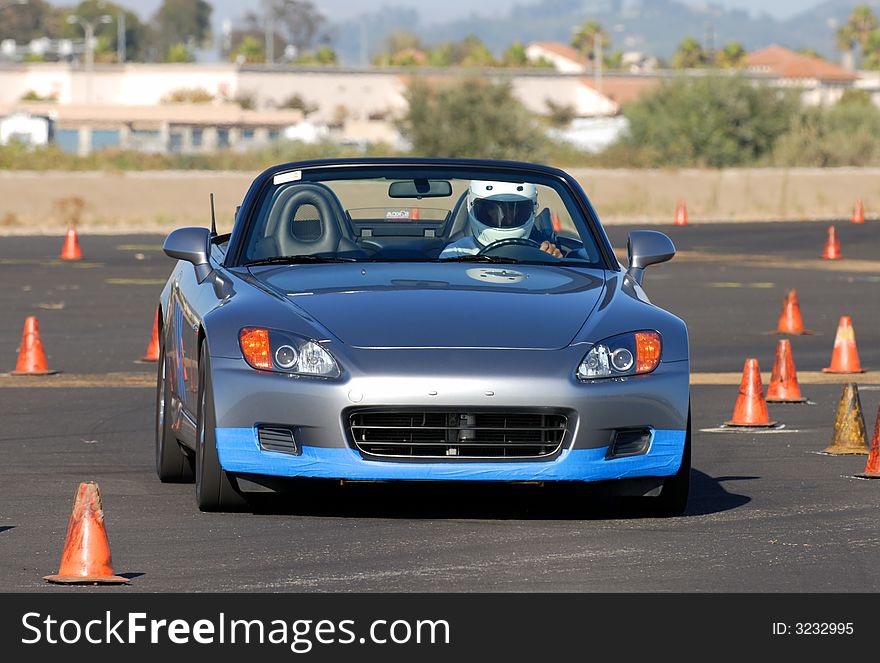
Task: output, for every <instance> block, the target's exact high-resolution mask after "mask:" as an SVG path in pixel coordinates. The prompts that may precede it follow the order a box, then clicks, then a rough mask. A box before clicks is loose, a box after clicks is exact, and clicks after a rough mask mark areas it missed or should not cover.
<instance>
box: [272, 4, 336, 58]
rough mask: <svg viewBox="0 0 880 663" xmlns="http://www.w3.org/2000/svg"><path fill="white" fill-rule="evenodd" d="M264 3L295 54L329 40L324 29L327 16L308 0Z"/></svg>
mask: <svg viewBox="0 0 880 663" xmlns="http://www.w3.org/2000/svg"><path fill="white" fill-rule="evenodd" d="M264 5H265V6H266V12H267V13H268V14H270V15H271V16H272V17H273V18H274V19H275V21H277V23H278V26H279V28H280V29H281V30H282V31H283V32H284V35H285V37H286V39H287V43H288V44H290V45H291V46H293V47H294V48H295V49H296V52H297V54H303V53H306V52H307V51H310V50H312V49H313V48H314V47H315V45H316V44H317V43H318V42H322V41H323V42H326V41H329V37H328V35H327V34H326V32H325V31H324V28H325V26H326V24H327V18H326V17H325V16H324V14H322V13H321V11H320V10H319V9H318V8H317V7H315V3H313V2H311V1H310V0H265V2H264Z"/></svg>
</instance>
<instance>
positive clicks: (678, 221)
mask: <svg viewBox="0 0 880 663" xmlns="http://www.w3.org/2000/svg"><path fill="white" fill-rule="evenodd" d="M687 224H688V210H687V205H685V204H684V198H682V199H681V200H679V201H678V207H676V208H675V225H677V226H686V225H687Z"/></svg>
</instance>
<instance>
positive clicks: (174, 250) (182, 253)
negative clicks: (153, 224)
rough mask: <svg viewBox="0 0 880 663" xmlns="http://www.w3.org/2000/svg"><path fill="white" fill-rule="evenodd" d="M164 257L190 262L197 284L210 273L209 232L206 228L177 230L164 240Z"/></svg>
mask: <svg viewBox="0 0 880 663" xmlns="http://www.w3.org/2000/svg"><path fill="white" fill-rule="evenodd" d="M162 250H163V251H165V255H167V256H169V257H170V258H177V259H178V260H185V261H186V262H191V263H192V265H193V267H194V268H195V270H196V278H197V279H198V281H199V283H201V282H202V281H204V280H205V279H206V278H207V277H208V274H210V273H211V266H210V265H209V264H208V255H209V253H210V251H211V231H210V230H208V229H207V228H178V229H177V230H175V231H173V232H172V233H171V234H170V235H168V237H166V238H165V244H164V245H163V246H162Z"/></svg>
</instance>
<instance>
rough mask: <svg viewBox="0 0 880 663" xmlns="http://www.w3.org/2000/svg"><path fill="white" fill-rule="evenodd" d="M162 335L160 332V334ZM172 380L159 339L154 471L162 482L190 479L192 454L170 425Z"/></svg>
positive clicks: (163, 342) (181, 481) (163, 343)
mask: <svg viewBox="0 0 880 663" xmlns="http://www.w3.org/2000/svg"><path fill="white" fill-rule="evenodd" d="M160 336H161V335H160ZM170 407H171V384H170V383H169V381H168V360H167V358H166V356H165V341H164V339H163V338H160V339H159V366H158V376H157V378H156V474H158V475H159V480H160V481H161V482H163V483H191V482H192V480H193V460H192V457H191V456H190V455H189V454H188V453H186V452H185V451H184V450H183V448H181V446H180V443H179V442H178V441H177V437H176V436H175V435H174V430H173V429H172V428H171V417H170V416H169V415H170V412H169V408H170Z"/></svg>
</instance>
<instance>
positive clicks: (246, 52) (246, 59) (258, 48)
mask: <svg viewBox="0 0 880 663" xmlns="http://www.w3.org/2000/svg"><path fill="white" fill-rule="evenodd" d="M229 59H230V60H231V61H232V62H241V63H247V64H255V63H262V62H265V61H266V51H265V49H264V48H263V42H261V41H260V40H259V39H257V38H256V37H254V36H252V35H247V36H245V37H244V39H242V40H241V41H240V42H239V44H238V46H236V47H235V48H233V49H232V52H231V53H230V54H229Z"/></svg>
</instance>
